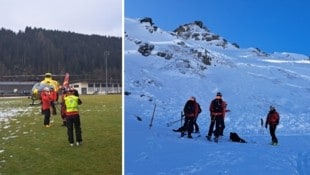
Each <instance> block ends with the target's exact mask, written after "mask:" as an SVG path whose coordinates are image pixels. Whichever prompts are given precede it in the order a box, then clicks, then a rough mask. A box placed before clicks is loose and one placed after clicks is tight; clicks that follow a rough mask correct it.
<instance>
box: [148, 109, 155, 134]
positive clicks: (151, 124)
mask: <svg viewBox="0 0 310 175" xmlns="http://www.w3.org/2000/svg"><path fill="white" fill-rule="evenodd" d="M155 109H156V104H155V105H154V110H153V114H152V118H151V123H150V125H149V126H150V129H151V127H152V126H153V119H154V114H155Z"/></svg>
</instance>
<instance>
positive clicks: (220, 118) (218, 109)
mask: <svg viewBox="0 0 310 175" xmlns="http://www.w3.org/2000/svg"><path fill="white" fill-rule="evenodd" d="M226 106H227V104H226V102H225V101H224V100H223V99H222V94H221V93H220V92H218V93H217V94H216V97H215V99H213V100H212V101H211V103H210V107H209V111H210V117H211V123H210V126H209V132H208V135H207V136H206V137H207V139H208V140H211V137H212V133H213V134H214V141H215V142H217V141H218V137H219V136H220V135H221V134H223V129H224V126H225V125H224V117H225V112H226ZM214 125H215V131H213V128H214Z"/></svg>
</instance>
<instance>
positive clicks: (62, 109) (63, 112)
mask: <svg viewBox="0 0 310 175" xmlns="http://www.w3.org/2000/svg"><path fill="white" fill-rule="evenodd" d="M61 90H62V94H61V103H60V105H61V107H60V117H61V119H62V126H67V120H66V104H65V96H66V95H67V92H68V91H67V89H66V88H62V89H61Z"/></svg>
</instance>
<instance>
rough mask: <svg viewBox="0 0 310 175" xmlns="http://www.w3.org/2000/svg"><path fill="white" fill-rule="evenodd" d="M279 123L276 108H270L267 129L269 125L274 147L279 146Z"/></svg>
mask: <svg viewBox="0 0 310 175" xmlns="http://www.w3.org/2000/svg"><path fill="white" fill-rule="evenodd" d="M279 121H280V115H279V113H278V112H277V111H276V108H275V107H273V106H270V110H269V113H268V115H267V117H266V123H265V127H266V128H267V127H268V125H269V131H270V136H271V144H272V145H277V144H278V138H277V137H276V129H277V125H278V124H279Z"/></svg>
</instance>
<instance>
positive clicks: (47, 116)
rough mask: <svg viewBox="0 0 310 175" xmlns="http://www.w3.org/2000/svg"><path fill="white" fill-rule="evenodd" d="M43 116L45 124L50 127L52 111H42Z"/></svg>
mask: <svg viewBox="0 0 310 175" xmlns="http://www.w3.org/2000/svg"><path fill="white" fill-rule="evenodd" d="M42 114H43V115H44V120H43V124H44V125H49V124H50V117H51V111H50V109H44V110H42Z"/></svg>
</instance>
